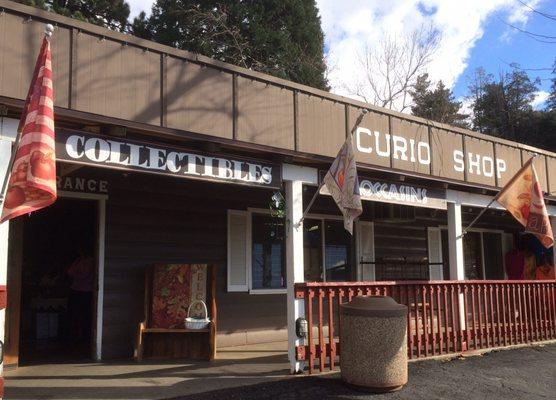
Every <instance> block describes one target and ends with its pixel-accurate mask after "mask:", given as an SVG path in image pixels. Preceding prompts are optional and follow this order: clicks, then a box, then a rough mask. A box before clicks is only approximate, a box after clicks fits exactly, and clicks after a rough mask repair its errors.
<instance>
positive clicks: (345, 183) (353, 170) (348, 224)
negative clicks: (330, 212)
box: [324, 135, 363, 235]
mask: <svg viewBox="0 0 556 400" xmlns="http://www.w3.org/2000/svg"><path fill="white" fill-rule="evenodd" d="M324 184H325V186H326V189H327V190H328V192H329V193H330V194H331V195H332V198H333V199H334V201H335V202H336V204H337V205H338V207H339V208H340V211H341V212H342V214H343V216H344V228H345V229H346V230H347V231H348V232H349V233H350V234H352V235H353V221H354V220H355V218H357V217H358V216H359V215H361V213H362V212H363V206H362V205H361V196H360V195H359V178H358V177H357V167H356V166H355V156H354V154H353V145H352V144H351V135H349V136H348V138H347V139H346V142H345V143H344V145H343V146H342V148H341V149H340V151H339V152H338V155H337V156H336V159H335V160H334V162H333V163H332V166H331V167H330V169H329V170H328V172H327V173H326V175H325V176H324Z"/></svg>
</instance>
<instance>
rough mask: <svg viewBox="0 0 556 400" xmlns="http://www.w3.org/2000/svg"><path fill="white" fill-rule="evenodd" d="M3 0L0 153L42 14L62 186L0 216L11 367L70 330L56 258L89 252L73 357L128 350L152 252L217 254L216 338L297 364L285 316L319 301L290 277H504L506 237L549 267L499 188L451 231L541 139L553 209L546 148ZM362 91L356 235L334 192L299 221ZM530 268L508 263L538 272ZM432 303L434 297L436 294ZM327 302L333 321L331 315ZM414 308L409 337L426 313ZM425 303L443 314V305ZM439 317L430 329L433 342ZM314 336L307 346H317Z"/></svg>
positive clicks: (290, 321) (297, 341) (205, 257)
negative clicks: (270, 349)
mask: <svg viewBox="0 0 556 400" xmlns="http://www.w3.org/2000/svg"><path fill="white" fill-rule="evenodd" d="M0 8H2V9H3V10H4V12H3V13H2V14H0V38H2V40H0V54H1V55H2V57H0V105H2V106H3V107H2V116H1V124H0V139H1V141H0V143H1V144H2V147H1V148H0V150H1V151H2V153H1V155H2V158H1V167H2V168H5V165H6V164H7V155H8V154H9V150H10V147H11V143H12V141H13V138H14V137H15V129H16V126H17V119H18V118H19V113H20V112H21V108H22V105H23V99H24V96H25V94H26V90H27V85H28V82H29V78H30V76H31V72H32V68H33V60H34V57H35V56H36V52H37V51H38V46H39V43H40V38H41V36H42V32H43V29H44V28H43V27H44V23H47V22H49V23H52V24H54V25H55V26H56V30H55V32H54V35H53V38H52V51H53V71H54V90H55V106H56V109H55V113H56V124H57V130H56V153H57V154H56V156H57V160H58V170H57V173H58V190H59V200H58V202H57V203H56V204H55V205H53V206H51V207H49V208H47V209H45V210H43V211H41V212H37V213H34V214H33V215H30V216H24V217H21V218H18V219H14V220H13V221H11V222H10V223H9V224H3V225H1V226H0V240H1V251H0V270H1V271H3V272H2V274H0V279H4V280H6V281H7V287H8V308H7V310H6V317H5V319H6V321H5V324H3V325H2V326H3V328H4V337H5V340H4V342H5V364H6V365H17V364H18V363H21V362H23V363H24V362H27V361H39V362H40V361H44V360H49V359H52V358H58V357H57V356H59V355H60V354H59V353H62V351H61V349H62V348H63V347H61V346H64V345H65V344H67V342H68V341H71V340H72V338H71V337H68V332H70V331H71V330H65V329H66V325H67V324H69V322H67V320H68V319H70V318H69V317H68V316H69V315H71V312H72V311H71V308H72V307H74V306H75V303H72V301H71V300H70V299H69V298H68V297H67V295H65V294H64V293H67V288H65V289H64V287H63V286H64V285H67V282H66V283H64V282H63V281H64V279H65V278H64V271H65V270H66V269H67V268H68V266H70V265H72V263H73V262H74V260H75V259H76V258H78V257H82V256H83V255H84V254H87V255H89V256H91V257H92V259H94V268H95V274H94V277H95V278H94V290H93V291H92V294H91V301H90V309H89V310H88V314H86V315H85V317H84V319H86V320H87V321H85V322H83V325H82V326H81V327H80V328H79V329H80V330H81V336H83V335H84V337H86V340H85V341H84V342H83V343H80V344H82V346H76V347H75V348H76V353H75V354H70V356H74V357H84V356H87V357H90V358H92V359H95V360H100V359H110V358H131V357H133V355H134V352H135V348H136V335H137V329H138V324H139V323H140V322H141V321H142V320H143V319H144V293H145V271H146V269H147V267H148V266H149V265H152V264H159V263H168V264H181V263H183V264H209V265H211V266H214V268H215V271H216V273H215V285H216V289H215V295H216V296H215V297H216V305H217V309H218V324H217V339H216V343H217V347H218V346H234V345H242V344H253V343H265V342H272V341H279V340H289V355H290V360H291V363H292V369H294V370H295V369H300V368H302V367H303V365H302V364H303V362H304V361H305V360H309V359H310V357H305V356H303V354H301V353H300V352H302V351H304V350H303V349H304V348H305V347H304V346H306V345H307V342H306V340H304V339H301V338H299V336H298V335H297V334H296V320H297V319H298V318H300V317H306V318H307V319H310V318H309V317H311V318H312V315H311V316H310V315H308V313H307V309H306V306H307V297H303V296H304V295H302V294H301V291H300V290H298V289H295V283H303V282H321V283H327V284H328V283H334V282H363V281H364V282H386V281H389V282H391V281H410V282H423V281H435V282H436V281H466V280H473V281H478V280H485V281H502V280H508V279H509V278H511V279H514V280H515V279H517V278H516V277H515V276H513V275H512V274H513V271H512V270H511V269H509V267H508V265H507V264H508V262H509V261H508V260H509V258H508V254H510V253H511V252H512V250H515V249H516V248H518V247H519V248H520V249H521V250H523V251H527V252H528V253H527V254H529V255H534V257H533V258H534V259H535V261H536V263H537V264H539V265H544V264H546V265H554V252H553V251H542V250H540V249H539V248H538V246H537V245H536V243H535V239H533V238H532V237H528V236H527V235H523V234H522V233H521V232H522V229H521V228H520V226H519V225H518V224H517V223H516V222H514V220H513V219H512V218H511V216H510V215H509V214H508V213H507V212H505V211H504V210H502V209H501V208H500V207H497V206H495V207H493V208H492V210H489V211H488V212H487V213H486V215H485V216H484V217H483V218H482V219H481V220H480V222H479V223H478V224H477V225H476V226H475V228H474V229H473V230H471V231H470V232H468V233H467V234H466V235H464V236H463V237H462V231H463V229H464V228H465V226H467V224H468V223H469V222H470V221H471V220H472V219H473V218H474V217H475V216H476V215H477V214H478V212H479V211H480V210H481V209H482V208H483V207H485V206H486V205H487V204H488V202H489V201H490V199H491V198H492V196H493V195H494V194H495V193H496V192H497V190H498V189H499V188H501V187H502V186H504V184H506V183H507V182H508V180H509V179H510V178H511V177H512V176H513V175H514V174H515V172H517V171H518V170H519V168H520V167H521V166H522V164H523V163H525V162H526V161H527V160H528V159H529V158H530V157H531V156H533V155H536V158H535V161H534V165H535V167H536V170H537V173H538V175H539V179H540V181H541V185H542V187H543V189H544V190H545V191H546V197H545V198H546V200H547V206H548V211H549V214H550V215H551V218H552V224H553V226H555V224H556V195H555V191H556V154H554V153H551V152H548V151H545V150H542V149H536V148H531V147H529V146H525V145H522V144H519V143H514V142H509V141H506V140H503V139H498V138H494V137H490V136H485V135H481V134H478V133H475V132H471V131H467V130H463V129H460V128H455V127H450V126H446V125H442V124H438V123H434V122H431V121H426V120H423V119H420V118H416V117H413V116H410V115H405V114H400V113H396V112H392V111H390V110H385V109H379V108H376V107H373V106H370V105H367V104H364V103H361V102H358V101H355V100H351V99H347V98H343V97H340V96H336V95H333V94H330V93H326V92H322V91H319V90H316V89H312V88H309V87H305V86H302V85H298V84H295V83H292V82H288V81H284V80H281V79H278V78H274V77H271V76H268V75H264V74H260V73H256V72H252V71H249V70H245V69H243V68H239V67H235V66H232V65H228V64H224V63H221V62H217V61H214V60H211V59H208V58H206V57H203V56H198V55H194V54H190V53H187V52H184V51H179V50H176V49H172V48H170V47H166V46H162V45H159V44H156V43H153V42H148V41H145V40H142V39H138V38H134V37H131V36H128V35H123V34H119V33H116V32H112V31H109V30H106V29H103V28H100V27H97V26H93V25H90V24H86V23H82V22H79V21H75V20H72V19H68V18H65V17H62V16H59V15H55V14H50V13H46V12H43V11H40V10H36V9H34V8H30V7H26V6H22V5H19V4H16V3H12V2H9V1H5V0H0ZM363 109H366V110H368V111H369V112H368V114H367V115H366V116H365V118H364V119H363V121H362V123H361V125H360V126H359V128H358V129H357V130H356V132H355V136H354V146H355V151H356V158H357V162H358V172H359V175H360V189H361V194H362V198H363V200H364V211H363V214H362V215H361V217H360V219H359V221H358V222H357V223H356V228H355V233H354V235H353V236H350V235H349V234H347V233H346V232H345V230H344V229H343V224H342V220H341V217H340V214H339V212H338V209H337V207H336V206H335V204H334V203H333V201H332V199H331V198H330V197H329V196H327V195H326V194H322V195H320V196H318V198H317V201H316V202H315V204H314V205H313V206H312V207H311V209H310V212H309V214H308V215H307V217H306V218H305V220H304V221H303V224H301V225H298V224H297V223H298V222H299V220H300V219H301V217H302V214H303V211H304V209H305V207H306V206H307V204H308V202H309V201H310V199H311V198H312V197H313V194H314V193H315V190H316V188H317V186H318V184H319V181H320V179H321V177H322V174H323V173H324V172H325V171H326V170H327V169H328V167H329V166H330V163H331V161H332V159H333V157H334V156H335V155H336V153H337V151H338V150H339V148H340V147H341V145H342V144H343V142H344V140H345V138H346V135H348V134H349V132H350V131H351V128H352V126H353V124H354V122H355V120H356V118H357V116H358V115H359V113H360V112H361V110H363ZM3 171H4V170H2V169H0V172H3ZM554 230H556V227H555V228H554ZM530 268H533V269H531V270H528V271H524V272H523V276H521V277H519V278H520V279H529V280H533V279H535V278H536V275H535V270H534V267H531V266H530ZM508 272H510V275H512V276H509V274H508ZM512 281H513V280H512ZM543 282H544V281H543ZM2 283H3V282H0V284H2ZM543 285H545V283H543ZM546 285H549V284H548V283H546ZM546 285H545V286H546ZM346 287H347V286H346ZM354 287H355V286H354ZM357 287H362V286H361V285H359V286H357ZM543 287H544V286H543ZM303 290H305V289H303ZM327 290H329V289H327ZM355 290H356V291H357V289H355ZM429 290H430V289H429ZM433 290H436V289H433ZM473 290H474V289H473ZM481 290H482V289H481ZM543 290H544V289H543ZM546 290H547V292H546V293H545V292H539V293H541V294H539V296H545V294H546V296H545V297H542V299H544V300H543V301H542V302H538V303H535V304H536V306H537V308H538V312H539V315H540V314H543V313H544V314H543V315H545V318H544V319H543V320H542V321H544V322H542V323H541V325H542V326H543V327H544V329H545V332H546V335H545V336H544V339H545V340H546V339H549V338H552V339H554V338H556V326H555V322H556V313H555V308H554V304H553V302H554V287H553V284H552V286H546ZM551 290H552V291H551ZM310 292H311V291H310V290H309V289H306V292H303V293H310ZM402 292H403V291H402V290H400V291H399V292H398V294H399V295H400V296H401V295H402ZM311 293H312V292H311ZM322 293H325V292H322ZM329 293H332V292H330V291H328V292H326V293H325V294H326V296H328V294H329ZM435 293H436V294H438V295H439V296H440V291H438V292H435ZM458 293H459V292H458ZM481 293H482V292H481ZM485 293H486V292H485ZM497 293H498V292H497ZM325 294H323V296H324V295H325ZM550 295H551V296H552V297H551V298H550V297H549V296H550ZM317 296H318V294H317ZM330 296H331V297H330V298H328V301H330V299H331V298H332V296H336V298H337V296H338V293H337V292H334V294H333V295H332V294H330ZM350 296H351V295H350ZM406 296H407V299H408V301H409V295H407V293H406ZM485 296H486V294H485ZM489 296H491V295H490V294H489ZM456 297H457V296H456ZM423 298H424V297H423ZM462 298H463V297H462ZM539 298H540V297H539ZM490 299H491V300H492V299H493V297H490ZM496 299H497V302H498V303H497V305H498V304H502V302H503V299H502V298H501V297H496ZM550 299H552V300H550ZM508 300H509V297H508ZM545 300H546V302H545ZM414 303H415V304H416V306H415V307H417V303H419V301H417V298H416V297H414ZM422 303H423V304H425V301H422ZM327 304H328V303H327ZM330 304H332V303H330ZM427 304H429V303H427ZM430 304H436V312H438V313H440V312H441V311H444V310H445V309H446V308H442V307H441V306H440V304H441V301H440V300H438V301H437V302H436V303H434V301H431V302H430ZM446 304H447V303H444V305H446ZM545 305H546V306H547V307H548V308H547V309H546V310H545V309H544V308H543V307H545ZM320 307H322V304H321V305H320ZM330 307H332V305H330ZM425 307H428V306H425ZM450 307H451V315H450V317H453V318H454V319H458V318H459V319H458V320H459V321H460V323H459V327H460V330H461V329H463V328H464V327H463V325H464V324H462V323H461V315H462V314H465V313H466V312H467V311H466V309H464V306H463V303H462V305H461V307H460V308H459V310H460V311H459V312H460V316H457V315H452V314H457V312H456V313H454V308H453V307H452V306H450ZM433 308H434V307H433ZM330 310H332V308H330ZM309 311H310V310H309ZM321 311H322V310H321ZM545 311H546V312H545ZM428 312H429V314H430V315H432V311H431V310H429V311H428ZM473 312H474V311H473ZM426 313H427V311H426V310H425V314H423V315H426ZM325 314H326V313H325ZM326 315H328V317H330V320H331V321H332V322H331V323H330V325H331V326H332V328H331V327H330V326H329V327H328V332H327V334H330V335H331V336H332V338H333V337H334V334H333V333H331V330H333V329H334V324H335V322H334V321H333V318H334V317H333V316H332V312H331V311H329V312H328V314H326ZM326 315H325V316H324V318H326ZM446 315H448V314H446ZM479 315H481V314H480V313H479ZM492 315H494V313H493V314H492ZM498 315H502V313H498V314H497V316H496V318H497V320H498V322H500V323H501V321H499V319H498ZM316 318H317V319H318V318H321V319H322V318H323V313H322V312H321V313H320V315H317V316H316ZM419 318H420V317H419V316H418V315H417V316H416V323H417V328H416V329H417V336H419V329H420V328H419V324H420V323H421V324H424V323H425V322H424V320H425V319H424V318H423V317H421V318H420V319H419ZM448 319H449V318H448V317H446V318H444V319H443V320H442V321H444V323H447V320H448ZM431 321H432V323H433V324H434V323H439V326H440V322H441V319H438V320H435V319H434V318H432V317H431ZM473 321H475V319H474V317H473ZM493 322H494V321H493V320H490V323H491V324H492V323H493ZM319 324H320V327H319V329H318V334H322V333H321V332H322V331H323V328H322V325H323V322H322V321H321V322H320V323H319ZM543 324H544V325H543ZM324 325H326V324H324ZM310 326H311V328H312V325H310ZM68 329H69V328H68ZM451 329H455V324H454V325H452V326H451ZM310 330H311V331H312V329H310ZM424 331H425V332H426V331H427V326H426V324H425V325H424ZM441 331H442V329H440V328H439V330H437V331H434V330H433V331H432V332H431V338H432V337H434V338H435V339H434V340H436V336H435V334H436V335H437V336H438V338H439V340H442V339H441V338H442V337H443V336H442V334H441V333H439V332H441ZM435 332H436V333H435ZM447 332H448V329H447V328H446V337H449V335H448V333H447ZM452 332H453V330H452ZM454 335H455V334H454ZM428 337H429V336H428V334H427V341H428ZM454 337H455V336H454ZM74 339H75V338H74ZM89 339H90V340H89ZM467 339H470V338H467ZM537 339H538V340H540V339H541V338H540V337H537ZM431 340H432V339H431ZM332 342H333V340H332ZM332 342H330V343H329V346H328V348H327V350H326V351H327V352H328V353H327V354H330V351H331V349H332V348H335V347H334V345H332V344H331V343H332ZM496 343H497V345H498V346H499V345H502V342H501V341H500V340H498V341H497V342H496ZM321 344H322V345H321ZM323 345H324V343H323V341H322V340H319V345H318V346H317V347H314V348H313V347H311V344H309V347H308V351H309V352H315V351H317V352H318V351H322V352H323V353H322V354H324V351H325V350H324V346H323ZM497 345H495V344H494V342H493V344H492V346H490V347H496V346H497ZM466 346H467V345H466ZM471 347H472V346H468V347H467V348H471ZM426 348H427V347H426V345H425V350H426ZM446 349H447V352H452V351H454V352H455V351H458V349H457V348H456V347H450V348H449V346H448V347H446ZM462 350H464V349H462ZM334 351H335V350H334ZM420 351H421V350H420V348H419V354H420ZM334 354H337V353H334Z"/></svg>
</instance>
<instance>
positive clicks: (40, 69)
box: [0, 37, 56, 222]
mask: <svg viewBox="0 0 556 400" xmlns="http://www.w3.org/2000/svg"><path fill="white" fill-rule="evenodd" d="M53 103H54V92H53V88H52V62H51V54H50V41H49V40H48V38H47V37H45V38H44V39H43V42H42V46H41V50H40V53H39V57H38V59H37V63H36V64H35V70H34V72H33V79H32V81H31V86H30V87H29V92H28V94H27V99H26V100H25V106H24V107H23V111H22V113H21V119H20V121H19V127H18V132H20V135H19V137H20V139H19V142H18V143H16V145H17V150H16V154H15V159H14V163H13V166H12V170H11V176H10V181H9V183H8V190H7V193H6V198H5V200H4V202H3V210H2V218H1V219H0V222H4V221H7V220H9V219H11V218H15V217H17V216H19V215H22V214H27V213H30V212H32V211H35V210H39V209H41V208H44V207H46V206H48V205H50V204H52V203H54V201H56V158H55V147H54V104H53Z"/></svg>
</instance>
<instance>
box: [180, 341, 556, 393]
mask: <svg viewBox="0 0 556 400" xmlns="http://www.w3.org/2000/svg"><path fill="white" fill-rule="evenodd" d="M193 399H195V400H208V399H219V400H221V399H241V400H250V399H253V400H254V399H257V400H260V399H315V400H317V399H318V400H324V399H358V400H361V399H373V400H375V399H376V400H382V399H389V400H397V399H412V400H415V399H465V400H474V399H527V400H532V399H556V344H550V345H545V346H533V347H525V348H520V349H511V350H503V351H495V352H491V353H487V354H484V355H480V356H474V357H467V358H457V359H452V360H429V361H421V362H414V363H411V364H410V366H409V383H408V384H407V385H406V386H405V388H404V389H403V390H401V391H399V392H394V393H389V394H380V395H372V394H366V393H361V392H357V391H354V390H352V389H349V388H347V387H346V386H344V385H343V383H342V381H341V379H340V374H339V373H332V374H327V375H322V376H311V377H308V376H299V377H293V378H287V379H283V380H278V381H271V382H265V383H260V384H256V385H251V386H243V387H236V388H229V389H221V390H214V391H211V390H208V391H206V392H204V393H197V394H195V395H191V396H185V397H179V398H176V399H175V400H193Z"/></svg>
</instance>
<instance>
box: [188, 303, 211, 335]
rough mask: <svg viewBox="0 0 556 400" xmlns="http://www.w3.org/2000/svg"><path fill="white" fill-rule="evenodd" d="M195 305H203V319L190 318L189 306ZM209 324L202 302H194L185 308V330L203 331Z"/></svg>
mask: <svg viewBox="0 0 556 400" xmlns="http://www.w3.org/2000/svg"><path fill="white" fill-rule="evenodd" d="M196 303H201V304H202V305H203V309H204V310H205V317H204V318H195V317H190V316H189V315H190V313H191V306H193V305H194V304H196ZM209 324H210V319H209V318H208V310H207V305H206V304H205V302H204V301H202V300H195V301H193V302H191V304H189V307H188V308H187V318H185V329H205V328H206V327H207V326H208V325H209Z"/></svg>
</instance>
